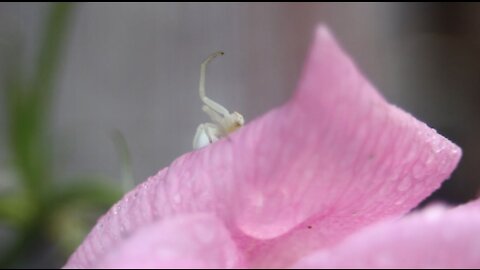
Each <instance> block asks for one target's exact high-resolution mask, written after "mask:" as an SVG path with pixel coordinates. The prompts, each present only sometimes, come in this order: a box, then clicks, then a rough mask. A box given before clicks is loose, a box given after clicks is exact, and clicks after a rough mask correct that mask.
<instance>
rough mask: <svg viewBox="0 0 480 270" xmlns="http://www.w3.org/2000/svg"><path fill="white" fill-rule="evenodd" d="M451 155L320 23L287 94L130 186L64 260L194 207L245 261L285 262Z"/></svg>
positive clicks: (80, 260)
mask: <svg viewBox="0 0 480 270" xmlns="http://www.w3.org/2000/svg"><path fill="white" fill-rule="evenodd" d="M460 156H461V150H460V148H458V147H457V146H456V145H454V144H453V143H452V142H450V141H449V140H447V139H445V138H444V137H442V136H441V135H439V134H437V132H436V131H435V130H433V129H431V128H429V127H428V126H427V125H425V124H424V123H422V122H420V121H418V120H416V119H415V118H414V117H413V116H411V115H410V114H408V113H406V112H404V111H402V110H401V109H399V108H397V107H396V106H394V105H391V104H389V103H388V102H387V101H386V100H385V99H384V98H383V97H382V96H381V95H380V94H379V93H378V92H377V91H376V90H375V88H374V87H373V86H372V85H371V84H370V83H369V82H368V81H367V79H365V77H364V76H363V75H362V74H361V72H359V70H358V69H357V67H356V66H355V65H354V63H353V62H352V60H351V59H350V58H349V57H348V56H347V55H346V54H345V53H344V52H343V50H342V49H341V48H340V47H339V46H338V44H337V42H336V41H335V39H334V38H333V37H332V35H331V34H330V32H329V31H328V30H327V29H326V28H325V27H323V26H320V27H319V28H318V29H317V31H316V35H315V38H314V40H313V45H312V47H311V49H310V53H309V55H308V57H307V61H306V64H305V68H304V71H303V74H302V77H301V79H300V81H299V84H298V87H297V91H296V92H295V93H294V95H293V97H292V98H291V99H290V101H289V102H287V103H286V104H285V105H283V106H281V107H279V108H276V109H273V110H272V111H270V112H268V113H267V114H265V115H263V116H261V117H259V118H257V119H255V120H253V121H251V122H250V123H248V124H247V125H246V126H245V127H243V128H241V129H239V130H238V131H237V132H235V133H233V134H231V136H229V137H228V138H227V139H224V140H220V141H218V142H216V143H214V144H212V145H210V146H208V147H205V148H202V149H200V150H198V151H193V152H190V153H187V154H185V155H183V156H181V157H180V158H178V159H177V160H175V161H174V162H173V163H172V164H171V165H170V166H169V167H168V168H165V169H163V170H161V171H160V172H159V173H158V174H157V175H156V176H153V177H151V178H150V179H148V180H147V181H146V182H145V183H143V184H141V185H140V186H138V187H137V188H136V189H135V190H133V191H131V192H130V193H129V194H127V195H126V196H125V197H124V199H123V200H122V201H120V202H119V203H117V204H116V205H115V206H114V207H113V208H112V209H111V210H110V211H109V212H108V213H107V214H106V215H105V216H104V217H103V218H102V219H101V220H99V222H98V224H97V225H96V227H95V228H94V229H93V230H92V232H91V233H90V235H89V236H88V237H87V239H86V240H85V242H84V243H83V244H82V245H81V246H80V247H79V249H78V250H77V251H76V252H75V253H74V254H73V255H72V257H71V258H70V261H69V263H68V265H67V266H71V265H77V264H82V265H83V266H86V267H88V266H90V265H93V264H94V263H95V262H97V261H98V260H99V258H102V257H104V256H105V253H108V252H111V250H112V249H115V247H116V245H118V243H119V242H121V241H124V240H125V239H127V238H128V237H129V235H131V234H132V233H133V232H135V231H136V230H138V229H139V228H141V227H142V226H146V225H147V224H150V223H153V222H156V221H159V220H164V219H168V218H171V217H174V216H176V215H179V214H189V213H199V212H201V213H210V214H214V215H215V216H216V217H217V218H218V219H220V220H222V221H223V222H224V223H225V226H226V228H227V229H228V231H229V232H230V234H231V237H232V239H234V241H235V243H236V245H237V248H238V249H239V250H240V251H241V252H242V254H243V255H244V259H245V262H246V265H247V266H251V267H284V266H291V265H293V264H294V263H295V262H296V261H297V260H298V259H299V258H302V257H303V256H305V255H308V254H310V253H311V252H312V251H314V250H318V249H323V248H328V247H331V246H333V245H335V244H337V243H338V242H339V241H341V240H343V239H344V238H345V237H347V236H349V235H351V234H352V233H353V232H356V231H357V230H359V229H361V228H363V227H365V226H367V225H369V224H372V223H374V222H377V221H379V220H382V219H385V218H392V217H398V216H401V215H403V214H405V213H407V212H408V211H409V210H411V209H412V208H413V207H415V206H416V205H417V204H418V203H419V202H421V201H422V200H423V199H424V198H426V197H427V196H428V195H430V194H431V193H432V192H433V191H434V190H435V189H437V188H438V187H439V186H440V185H441V183H442V182H443V181H444V180H445V179H447V178H448V177H449V176H450V174H451V172H452V171H453V170H454V168H455V167H456V165H457V163H458V161H459V159H460Z"/></svg>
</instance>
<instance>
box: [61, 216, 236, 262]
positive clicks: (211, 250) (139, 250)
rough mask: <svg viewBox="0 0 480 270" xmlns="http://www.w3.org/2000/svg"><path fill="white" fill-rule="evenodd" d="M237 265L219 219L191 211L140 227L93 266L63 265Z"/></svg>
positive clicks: (233, 248)
mask: <svg viewBox="0 0 480 270" xmlns="http://www.w3.org/2000/svg"><path fill="white" fill-rule="evenodd" d="M86 255H87V254H86ZM240 266H241V258H240V253H239V252H238V251H237V248H236V246H235V243H234V242H233V241H232V239H231V238H230V235H229V232H228V230H227V229H226V228H225V227H224V225H223V224H222V222H221V221H220V220H219V219H217V218H215V217H214V216H211V215H207V214H193V215H182V216H179V217H176V218H172V219H169V220H166V221H160V222H154V223H152V224H149V225H147V226H144V227H142V228H141V229H139V230H137V231H136V232H135V233H134V234H133V235H131V236H130V237H128V238H126V239H125V240H124V241H122V242H120V243H119V245H118V246H116V247H115V249H112V251H111V252H109V253H106V255H105V257H104V258H101V259H99V262H98V263H96V264H94V265H85V264H82V262H81V261H78V262H76V261H71V262H70V264H69V265H68V266H67V267H75V268H86V267H93V268H108V269H110V268H187V269H188V268H217V269H218V268H232V267H240Z"/></svg>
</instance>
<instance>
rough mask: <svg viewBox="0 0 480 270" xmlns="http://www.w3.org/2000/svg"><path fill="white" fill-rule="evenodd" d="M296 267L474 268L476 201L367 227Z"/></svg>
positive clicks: (479, 241)
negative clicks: (470, 204)
mask: <svg viewBox="0 0 480 270" xmlns="http://www.w3.org/2000/svg"><path fill="white" fill-rule="evenodd" d="M479 202H480V201H479ZM477 204H478V203H477ZM296 267H298V268H365V269H367V268H378V269H382V268H397V269H398V268H410V269H415V268H416V269H419V268H460V269H461V268H464V269H465V268H466V269H470V268H478V267H480V207H477V208H476V209H475V208H473V207H467V206H461V207H457V208H455V209H447V208H446V207H442V206H430V207H428V208H427V209H425V210H422V211H421V212H419V213H414V214H412V215H410V216H408V217H406V218H404V219H402V220H400V221H396V222H393V221H390V222H383V223H380V224H378V225H375V226H371V227H368V228H367V229H365V230H363V231H361V232H359V233H357V234H355V235H354V236H352V237H350V238H349V239H347V240H346V241H345V242H344V243H342V244H340V245H339V246H338V247H335V248H334V249H331V250H328V251H327V250H326V251H321V252H317V253H315V254H313V255H311V256H309V257H307V258H305V259H303V260H302V261H301V262H300V263H298V264H297V265H296Z"/></svg>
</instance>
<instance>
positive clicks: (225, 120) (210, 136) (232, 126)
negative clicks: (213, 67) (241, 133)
mask: <svg viewBox="0 0 480 270" xmlns="http://www.w3.org/2000/svg"><path fill="white" fill-rule="evenodd" d="M223 54H224V53H223V52H221V51H218V52H215V53H213V54H212V55H210V56H209V57H208V58H207V59H206V60H205V61H203V63H202V65H201V66H200V86H199V88H198V91H199V93H200V99H201V100H202V102H203V103H204V105H203V107H202V110H203V111H204V112H205V113H206V114H208V116H209V117H210V119H211V120H212V122H213V123H203V124H200V125H199V126H198V128H197V132H196V133H195V137H194V138H193V148H194V149H198V148H202V147H204V146H207V145H208V144H211V143H213V142H215V141H217V140H219V139H221V138H223V137H226V136H227V135H228V134H230V133H232V132H234V131H235V130H237V129H239V128H240V127H241V126H243V124H244V120H243V116H242V115H241V114H239V113H238V112H233V113H230V112H229V111H228V110H227V109H226V108H225V107H223V106H222V105H220V104H218V103H216V102H215V101H213V100H211V99H209V98H208V97H207V96H206V95H205V71H206V69H207V64H208V63H210V62H211V61H212V60H213V59H214V58H215V57H217V56H219V55H223Z"/></svg>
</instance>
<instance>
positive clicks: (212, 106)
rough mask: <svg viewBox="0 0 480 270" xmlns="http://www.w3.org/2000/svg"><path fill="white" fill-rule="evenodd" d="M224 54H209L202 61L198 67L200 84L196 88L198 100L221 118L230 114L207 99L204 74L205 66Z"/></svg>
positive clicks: (220, 52)
mask: <svg viewBox="0 0 480 270" xmlns="http://www.w3.org/2000/svg"><path fill="white" fill-rule="evenodd" d="M223 54H224V53H223V52H222V51H218V52H215V53H213V54H211V55H210V56H209V57H208V58H207V59H206V60H205V61H203V63H202V65H201V66H200V84H199V87H198V92H199V94H200V99H201V100H202V101H203V103H205V105H206V106H208V107H209V108H210V109H212V110H213V111H215V112H217V113H218V114H220V115H222V116H223V117H226V116H227V115H229V114H230V112H229V111H228V110H227V109H226V108H225V107H223V106H222V105H220V104H218V103H217V102H215V101H213V100H211V99H209V98H208V97H207V95H206V94H205V73H206V70H207V65H208V63H210V62H211V61H212V60H213V59H214V58H215V57H217V56H219V55H223Z"/></svg>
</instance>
